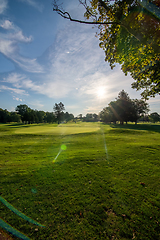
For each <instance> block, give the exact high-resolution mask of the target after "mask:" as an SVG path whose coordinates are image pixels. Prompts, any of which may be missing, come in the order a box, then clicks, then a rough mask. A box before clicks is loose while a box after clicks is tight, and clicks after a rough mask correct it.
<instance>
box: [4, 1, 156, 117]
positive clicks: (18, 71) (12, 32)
mask: <svg viewBox="0 0 160 240" xmlns="http://www.w3.org/2000/svg"><path fill="white" fill-rule="evenodd" d="M63 8H65V10H67V11H69V12H70V13H71V15H72V16H73V17H75V18H79V19H83V14H84V9H83V6H81V5H80V4H79V2H78V0H63ZM52 9H53V6H52V0H45V1H44V0H14V1H13V0H0V108H2V109H7V110H8V111H14V110H15V108H16V106H17V105H20V104H27V106H29V107H30V108H32V109H37V110H43V111H49V112H52V111H53V106H54V104H55V103H59V102H63V104H64V106H65V111H67V112H69V113H73V114H74V116H78V115H79V114H82V115H83V116H84V115H86V114H87V113H97V114H98V113H99V112H100V111H101V110H102V109H103V108H104V107H107V106H108V103H109V102H110V101H112V100H115V98H116V97H117V96H118V93H119V92H120V91H121V90H122V89H124V90H125V91H126V92H127V93H128V94H129V96H130V98H131V99H135V98H138V99H140V98H141V96H140V93H141V92H140V91H136V90H135V89H132V88H131V83H132V82H133V79H132V78H131V77H130V76H129V75H128V76H125V75H124V73H123V72H122V71H121V68H120V65H117V66H116V67H115V68H114V69H113V70H111V69H110V67H109V64H108V63H107V62H105V60H104V59H105V54H104V51H103V50H102V49H101V48H100V47H99V40H98V38H96V36H95V35H96V32H97V31H98V30H97V28H96V27H94V28H93V26H91V25H84V24H80V23H75V22H70V21H68V20H66V19H63V18H62V17H60V16H59V15H58V14H57V13H55V12H53V10H52ZM147 102H148V103H149V106H150V113H152V112H158V113H160V96H156V97H155V98H151V99H150V100H149V101H147Z"/></svg>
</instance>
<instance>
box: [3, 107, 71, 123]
mask: <svg viewBox="0 0 160 240" xmlns="http://www.w3.org/2000/svg"><path fill="white" fill-rule="evenodd" d="M15 110H16V111H15V112H9V111H7V110H6V109H5V110H3V109H2V108H0V123H10V122H22V123H29V124H30V123H54V122H57V116H56V114H55V113H54V112H44V111H38V110H33V109H31V108H30V107H28V106H27V105H26V104H21V105H19V106H17V107H16V109H15ZM60 117H61V121H66V122H68V121H70V120H71V119H74V115H73V114H70V113H68V112H65V113H64V112H61V113H60Z"/></svg>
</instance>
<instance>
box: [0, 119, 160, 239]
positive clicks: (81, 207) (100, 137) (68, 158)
mask: <svg viewBox="0 0 160 240" xmlns="http://www.w3.org/2000/svg"><path fill="white" fill-rule="evenodd" d="M61 128H64V129H69V131H68V133H67V134H61V132H58V131H59V129H61ZM75 128H76V129H77V131H78V132H75ZM86 128H87V131H89V132H86ZM24 129H27V132H25V133H23V130H24ZM49 129H52V133H51V132H50V131H49ZM57 129H58V130H57ZM1 130H2V131H1ZM44 130H46V131H44ZM159 130H160V126H157V125H153V126H151V125H148V126H147V125H140V124H138V125H137V126H135V125H132V124H131V125H130V124H129V125H124V126H123V127H120V126H119V125H103V124H100V123H98V124H97V123H95V124H94V123H93V124H92V123H76V124H74V123H73V124H67V125H65V124H64V125H60V126H57V125H52V124H46V125H44V124H42V125H37V126H28V127H25V125H17V126H16V125H15V126H11V125H3V126H2V125H0V133H3V134H0V149H1V155H0V167H1V173H0V174H1V189H0V191H1V194H2V195H1V196H2V197H3V198H5V199H6V200H7V201H8V202H10V203H11V204H12V205H13V206H15V207H16V208H17V209H18V210H20V211H21V212H23V213H24V214H26V215H27V216H30V217H31V218H33V219H34V220H36V221H39V222H40V223H41V224H43V225H45V226H46V228H44V229H43V228H39V227H37V226H34V225H32V224H31V223H28V222H26V221H25V220H23V219H20V218H19V217H18V216H16V215H15V214H14V213H12V212H11V211H10V210H8V209H7V208H6V207H5V206H3V205H2V204H1V212H2V214H1V216H2V219H4V220H5V221H6V222H8V223H9V224H10V225H12V226H14V227H15V228H17V229H18V230H19V231H21V232H23V233H24V234H26V235H27V236H29V237H30V238H31V239H48V240H50V239H145V240H149V239H154V240H159V239H160V226H159V223H160V213H159V209H160V190H159V184H160V155H159V150H160V133H159ZM17 131H20V132H19V133H18V132H17ZM21 131H22V132H21ZM69 132H70V133H69ZM28 133H29V134H28ZM58 133H59V134H58ZM74 133H76V134H74ZM105 144H106V148H107V154H106V149H105ZM64 146H65V147H64ZM58 154H59V155H58ZM57 155H58V157H57V158H56V156H57ZM55 159H56V160H55ZM37 229H38V230H37ZM15 239H16V238H15Z"/></svg>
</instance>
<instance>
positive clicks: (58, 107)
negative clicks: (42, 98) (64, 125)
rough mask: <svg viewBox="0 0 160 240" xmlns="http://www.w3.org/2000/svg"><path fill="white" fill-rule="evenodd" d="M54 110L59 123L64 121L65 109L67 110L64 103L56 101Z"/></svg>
mask: <svg viewBox="0 0 160 240" xmlns="http://www.w3.org/2000/svg"><path fill="white" fill-rule="evenodd" d="M53 110H54V114H55V116H56V119H57V121H58V124H59V123H60V122H61V121H62V115H63V110H65V107H64V104H63V103H62V102H60V103H58V104H57V103H55V105H54V107H53Z"/></svg>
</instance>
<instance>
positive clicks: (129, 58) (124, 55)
mask: <svg viewBox="0 0 160 240" xmlns="http://www.w3.org/2000/svg"><path fill="white" fill-rule="evenodd" d="M79 2H80V4H82V5H83V6H84V8H85V13H84V16H85V18H86V20H85V21H83V20H78V19H74V18H72V17H71V15H70V14H69V13H68V12H66V11H64V10H63V9H62V8H61V7H60V5H59V6H58V4H57V1H56V0H55V1H54V3H53V11H56V12H57V13H58V14H59V15H61V16H62V17H63V18H66V19H69V20H70V21H75V22H79V23H85V24H93V25H98V28H99V34H98V36H99V40H100V47H101V48H103V50H104V51H105V55H106V57H105V60H106V61H108V62H109V63H110V66H111V69H113V68H114V67H115V64H116V63H119V64H121V68H122V70H123V72H124V73H125V74H126V75H127V74H128V73H130V74H131V76H132V78H133V79H134V80H135V82H133V84H132V88H135V89H137V90H140V89H144V91H143V92H142V93H141V95H142V96H143V98H145V99H147V98H148V96H155V95H156V94H159V93H160V62H159V59H160V28H159V26H160V21H159V19H160V9H159V1H158V0H154V1H153V0H150V1H147V0H121V1H120V0H113V1H108V0H91V1H87V0H79ZM89 19H91V21H89Z"/></svg>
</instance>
